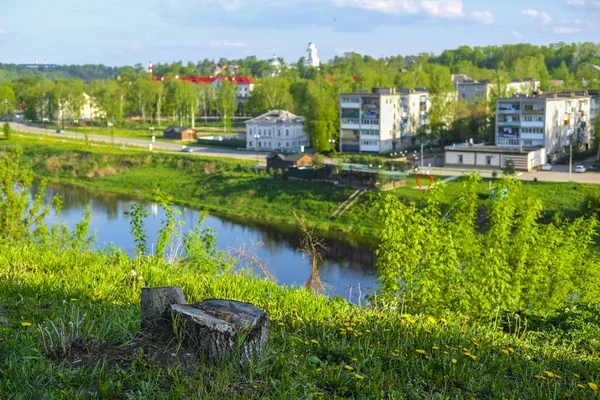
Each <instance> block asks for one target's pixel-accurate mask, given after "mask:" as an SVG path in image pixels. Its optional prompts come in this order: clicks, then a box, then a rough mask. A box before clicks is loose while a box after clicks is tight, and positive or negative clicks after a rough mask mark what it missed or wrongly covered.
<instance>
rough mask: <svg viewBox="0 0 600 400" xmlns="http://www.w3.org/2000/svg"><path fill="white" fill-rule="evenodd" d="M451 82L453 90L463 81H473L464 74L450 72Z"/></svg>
mask: <svg viewBox="0 0 600 400" xmlns="http://www.w3.org/2000/svg"><path fill="white" fill-rule="evenodd" d="M451 77H452V84H453V85H454V90H458V85H459V84H461V83H464V82H475V80H474V79H473V78H471V77H470V76H468V75H465V74H452V76H451Z"/></svg>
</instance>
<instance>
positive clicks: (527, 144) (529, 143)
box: [523, 140, 533, 146]
mask: <svg viewBox="0 0 600 400" xmlns="http://www.w3.org/2000/svg"><path fill="white" fill-rule="evenodd" d="M532 145H533V140H523V146H532Z"/></svg>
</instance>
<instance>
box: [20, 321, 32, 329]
mask: <svg viewBox="0 0 600 400" xmlns="http://www.w3.org/2000/svg"><path fill="white" fill-rule="evenodd" d="M21 326H24V327H25V328H27V327H28V326H31V322H27V321H23V322H21Z"/></svg>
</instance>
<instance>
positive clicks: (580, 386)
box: [577, 383, 585, 389]
mask: <svg viewBox="0 0 600 400" xmlns="http://www.w3.org/2000/svg"><path fill="white" fill-rule="evenodd" d="M577 387H578V388H579V389H585V386H583V385H582V384H581V383H578V384H577Z"/></svg>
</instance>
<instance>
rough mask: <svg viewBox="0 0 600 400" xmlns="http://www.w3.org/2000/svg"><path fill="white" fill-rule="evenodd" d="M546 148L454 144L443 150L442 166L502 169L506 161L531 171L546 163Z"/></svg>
mask: <svg viewBox="0 0 600 400" xmlns="http://www.w3.org/2000/svg"><path fill="white" fill-rule="evenodd" d="M546 158H547V157H546V150H545V149H544V148H541V147H537V148H535V147H524V148H518V147H500V146H488V145H484V144H473V143H464V144H454V145H452V146H448V147H446V148H445V150H444V166H445V167H457V168H466V169H468V168H473V169H492V170H502V169H503V168H504V167H506V164H507V162H508V161H512V162H513V163H514V165H515V169H517V170H519V171H531V170H534V169H535V168H537V167H539V166H540V165H542V164H545V163H546Z"/></svg>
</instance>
